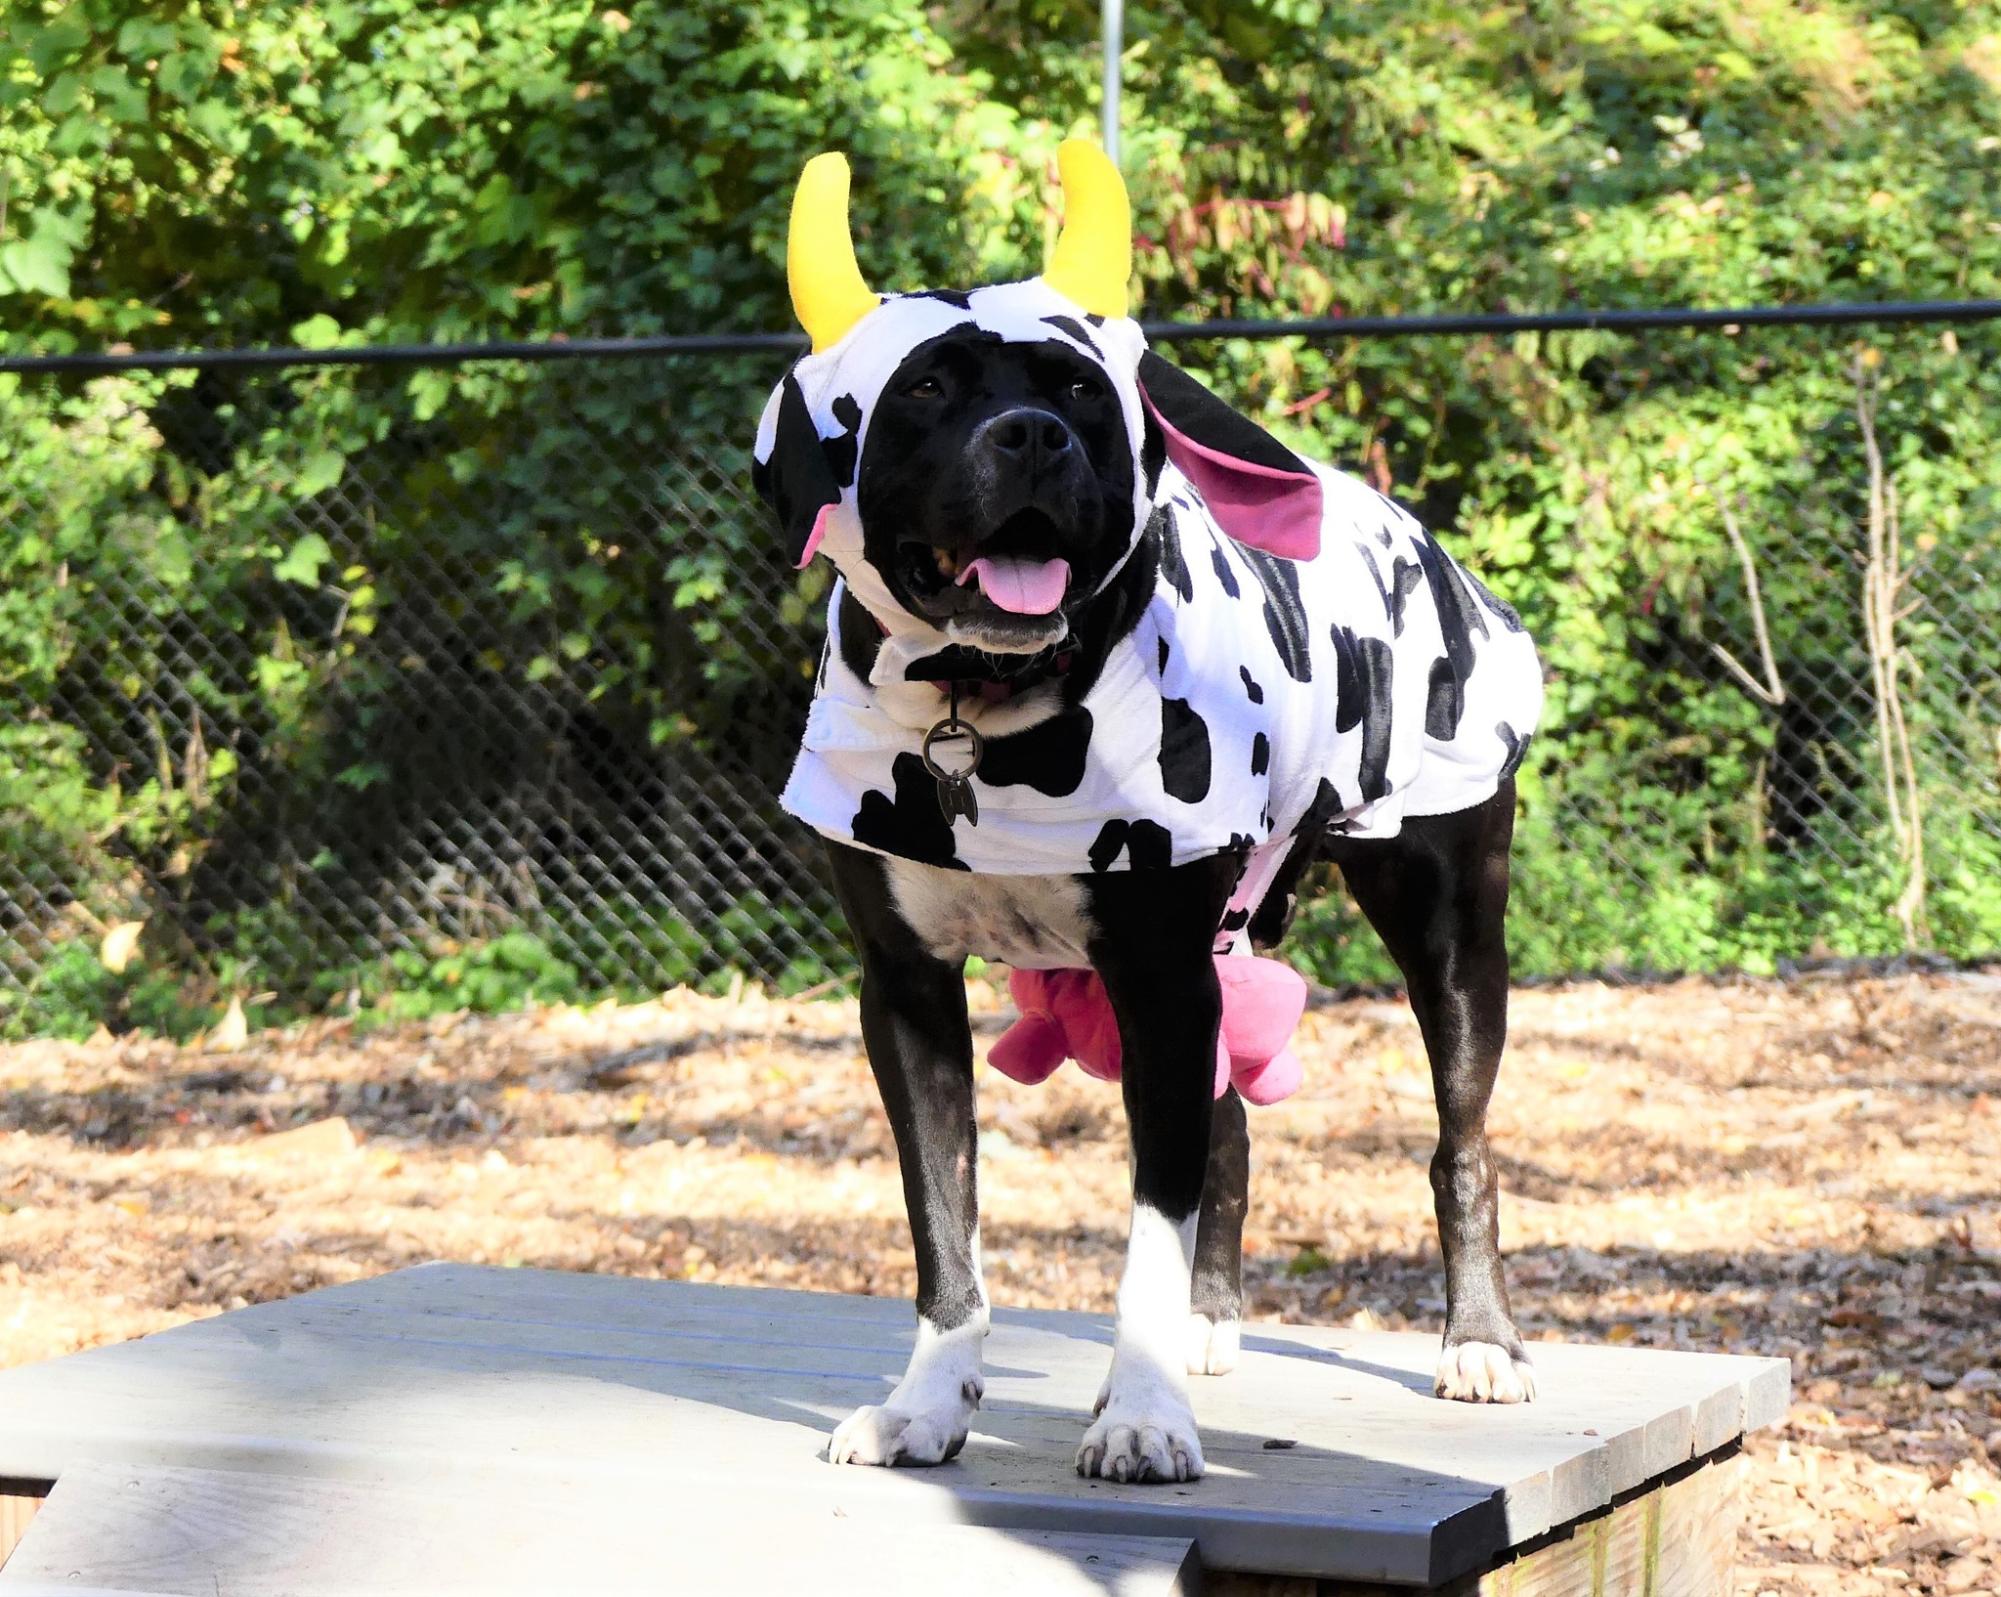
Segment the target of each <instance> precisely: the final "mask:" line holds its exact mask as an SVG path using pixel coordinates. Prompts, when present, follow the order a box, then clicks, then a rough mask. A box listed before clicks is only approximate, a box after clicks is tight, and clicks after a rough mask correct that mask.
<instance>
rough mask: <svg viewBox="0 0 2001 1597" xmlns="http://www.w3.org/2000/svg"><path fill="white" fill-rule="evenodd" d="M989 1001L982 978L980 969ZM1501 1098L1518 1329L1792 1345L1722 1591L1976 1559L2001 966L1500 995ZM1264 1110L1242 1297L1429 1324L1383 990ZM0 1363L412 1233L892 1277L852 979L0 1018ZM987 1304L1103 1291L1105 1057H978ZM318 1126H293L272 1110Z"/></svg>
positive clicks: (1995, 1537)
mask: <svg viewBox="0 0 2001 1597" xmlns="http://www.w3.org/2000/svg"><path fill="white" fill-rule="evenodd" d="M976 1006H977V1009H978V1011H979V1014H980V1017H981V1019H980V1025H981V1030H982V1034H983V1035H984V1036H988V1037H990V1036H991V1035H992V1034H993V1032H994V1031H996V1030H997V1029H998V1028H999V1026H1000V1024H1001V1023H1002V1020H1003V1017H1004V1015H1005V1007H1004V1005H1003V1004H1002V1003H1001V1002H1000V1001H998V1000H996V999H995V997H994V996H993V994H992V993H991V992H988V991H986V990H984V989H976ZM1514 1016H1515V1019H1514V1040H1513V1043H1512V1046H1511V1050H1510V1055H1509V1062H1508V1064H1507V1066H1506V1067H1505V1068H1504V1070H1503V1072H1502V1077H1501V1088H1500V1092H1499V1095H1498V1098H1497V1102H1496V1106H1495V1110H1494V1115H1493V1129H1494V1132H1495V1135H1496V1141H1497V1144H1498V1148H1499V1151H1500V1155H1501V1159H1502V1167H1503V1181H1504V1191H1505V1194H1506V1196H1505V1200H1504V1205H1503V1222H1502V1224H1503V1240H1504V1242H1505V1243H1506V1245H1507V1248H1508V1250H1509V1254H1510V1268H1509V1278H1510V1282H1511V1284H1512V1286H1513V1289H1514V1294H1515V1303H1516V1307H1517V1309H1518V1311H1519V1313H1520V1316H1521V1320H1522V1323H1523V1327H1524V1329H1525V1331H1526V1332H1527V1333H1528V1334H1529V1335H1530V1336H1531V1337H1532V1338H1545V1339H1547V1338H1585V1339H1595V1340H1609V1341H1614V1342H1626V1341H1630V1342H1631V1343H1633V1344H1635V1345H1643V1346H1664V1347H1704V1348H1713V1349H1723V1350H1729V1351H1738V1352H1755V1353H1768V1354H1780V1355H1784V1356H1786V1357H1788V1358H1790V1359H1791V1360H1792V1363H1793V1370H1794V1396H1795V1402H1794V1404H1793V1407H1792V1412H1791V1415H1790V1417H1789V1418H1788V1420H1787V1422H1786V1424H1785V1426H1784V1427H1783V1428H1782V1429H1779V1430H1777V1431H1775V1432H1770V1433H1767V1434H1765V1435H1763V1436H1761V1437H1759V1438H1757V1439H1756V1440H1755V1441H1754V1442H1753V1443H1752V1445H1751V1452H1752V1455H1753V1463H1752V1467H1751V1470H1750V1480H1751V1481H1752V1483H1753V1496H1752V1499H1751V1502H1750V1505H1749V1519H1748V1524H1747V1526H1746V1530H1745V1535H1744V1541H1743V1549H1742V1557H1741V1561H1740V1573H1739V1590H1740V1591H1741V1592H1742V1593H1743V1594H1745V1597H1753V1594H1758V1593H1765V1592H1772V1593H1784V1594H1792V1593H1819V1592H1894V1591H1911V1592H1920V1591H1921V1592H1975V1593H1992V1592H1995V1591H1997V1590H2001V1473H1997V1465H2001V971H1989V972H1985V973H1972V974H1967V975H1960V976H1951V977H1903V978H1896V979H1888V980H1853V979H1842V980H1838V981H1837V980H1829V981H1825V982H1820V983H1813V984H1807V985H1801V986H1794V987H1790V988H1788V987H1781V986H1778V985H1766V984H1743V985H1735V986H1714V985H1709V984H1705V983H1697V982H1688V983H1682V984H1677V985H1673V986H1668V987H1664V988H1656V989H1652V990H1614V989H1609V988H1605V987H1599V986H1580V987H1574V988H1569V989H1564V990H1555V991H1540V992H1525V993H1521V994H1518V995H1517V997H1516V1002H1515V1011H1514ZM1301 1053H1302V1055H1303V1056H1304V1058H1305V1060H1306V1062H1307V1087H1306V1090H1305V1091H1304V1092H1302V1093H1301V1094H1300V1095H1299V1096H1298V1097H1296V1098H1294V1099H1292V1100H1290V1101H1289V1102H1287V1103H1285V1104H1283V1105H1280V1106H1277V1107H1275V1108H1272V1109H1267V1110H1261V1111H1254V1112H1253V1115H1254V1118H1253V1134H1254V1139H1255V1140H1254V1149H1255V1156H1256V1173H1255V1175H1254V1177H1253V1191H1252V1218H1251V1225H1250V1231H1249V1235H1248V1238H1247V1247H1248V1252H1249V1258H1248V1261H1247V1279H1248V1283H1249V1289H1250V1294H1251V1304H1250V1311H1251V1314H1252V1317H1253V1318H1273V1317H1275V1318H1280V1319H1284V1320H1288V1321H1294V1322H1314V1323H1329V1324H1360V1325H1374V1326H1386V1327H1421V1328H1424V1329H1434V1328H1436V1326H1437V1325H1438V1324H1439V1322H1440V1316H1441V1311H1442V1309H1443V1307H1444V1305H1443V1303H1442V1301H1441V1298H1440V1292H1441V1287H1440V1278H1439V1274H1438V1261H1437V1248H1436V1243H1435V1241H1434V1237H1433V1232H1432V1222H1431V1216H1430V1207H1429V1191H1428V1188H1427V1185H1426V1179H1425V1163H1426V1161H1427V1159H1428V1158H1429V1157H1430V1152H1431V1146H1432V1136H1433V1120H1432V1112H1431V1104H1430V1093H1429V1086H1428V1080H1427V1076H1426V1073H1425V1067H1424V1062H1423V1055H1422V1051H1421V1045H1420V1042H1419V1039H1418V1035H1417V1029H1416V1026H1415V1025H1414V1023H1413V1022H1412V1020H1411V1017H1410V1012H1409V1010H1408V1009H1407V1008H1406V1007H1405V1006H1403V1005H1402V1004H1401V1003H1398V1002H1388V1001H1356V1002H1348V1003H1338V1004H1330V1005H1328V1006H1326V1007H1324V1008H1318V1009H1316V1010H1314V1011H1313V1012H1311V1013H1309V1015H1308V1016H1307V1019H1306V1022H1305V1026H1304V1028H1303V1038H1302V1047H1301ZM0 1086H4V1088H5V1097H4V1104H0V1364H13V1363H20V1362H23V1361H25V1360H29V1359H38V1358H45V1357H48V1356H50V1355H52V1354H58V1353H64V1352H68V1351H70V1350H71V1349H75V1348H82V1347H88V1346H90V1345H92V1344H94V1343H98V1342H103V1341H106V1340H109V1339H113V1338H121V1337H129V1336H134V1335H137V1334H139V1333H141V1332H146V1331H152V1330H157V1329H159V1328H161V1327H164V1326H168V1325H173V1324H175V1323H177V1322H179V1321H182V1320H185V1319H189V1318H192V1317H195V1316H199V1315H207V1314H214V1313H217V1312H219V1311H220V1310H223V1309H227V1308H233V1307H236V1306H238V1305H241V1304H244V1303H247V1302H255V1301H258V1300H260V1299H264V1298H270V1297H275V1296H280V1295H284V1294H287V1293H293V1292H299V1291H303V1290H305V1289H307V1288H309V1287H314V1286H319V1285H322V1284H325V1283H330V1282H338V1281H348V1280H352V1279H354V1278H356V1277H358V1276H364V1275H369V1274H373V1273H375V1272H378V1271H382V1270H389V1269H394V1268H396V1267H398V1266H401V1265H407V1264H412V1263H416V1262H418V1261H420V1260H424V1259H431V1258H440V1257H442V1258H450V1259H459V1260H470V1261H480V1262H490V1263H499V1264H511V1263H521V1264H532V1265H542V1266H549V1267H554V1268H562V1269H579V1270H604V1271H619V1272H623V1273H626V1274H632V1275H651V1276H672V1277H687V1278H690V1279H695V1280H704V1281H741V1282H762V1283H767V1284H792V1285H798V1286H804V1287H819V1288H830V1289H836V1290H840V1291H848V1292H873V1293H888V1294H894V1295H898V1296H901V1295H906V1294H908V1293H909V1292H910V1291H911V1289H912V1271H911V1265H910V1259H909V1242H908V1233H907V1231H906V1229H905V1225H904V1220H903V1213H902V1202H901V1196H900V1191H899V1188H898V1185H897V1178H896V1166H895V1158H894V1153H893V1150H892V1148H891V1146H890V1140H889V1133H888V1129H887V1127H886V1125H885V1123H884V1121H883V1118H882V1115H881V1111H880V1109H879V1108H878V1106H877V1103H876V1100H875V1094H874V1091H873V1087H872V1085H871V1083H870V1080H869V1077H868V1072H867V1068H866V1066H865V1064H864V1063H863V1061H862V1058H861V1056H860V1039H859V1035H858V1031H857V1022H856V1016H855V1010H854V1006H853V1005H852V1004H850V1003H843V1002H808V1003H785V1002H777V1001H773V1000H769V999H766V998H764V997H762V996H760V995H759V994H757V993H755V992H751V993H747V994H744V995H742V996H741V997H739V998H736V999H718V998H700V997H695V996H691V995H687V994H675V995H671V996H669V997H667V998H665V999H663V1000H662V1001H660V1002H658V1003H654V1004H643V1005H637V1006H631V1007H625V1008H611V1007H604V1008H598V1009H592V1010H554V1011H545V1012H541V1013H537V1014H533V1015H524V1016H511V1017H504V1018H462V1019H454V1020H449V1021H443V1022H433V1023H429V1024H426V1025H422V1026H417V1027H412V1028H406V1029H404V1030H401V1031H397V1032H390V1033H379V1034H376V1035H372V1036H367V1037H360V1038H357V1037H354V1036H351V1035H349V1033H348V1032H347V1030H346V1029H345V1028H344V1027H343V1026H342V1025H340V1024H337V1023H328V1024H321V1025H316V1026H313V1027H308V1028H306V1029H304V1030H301V1031H295V1032H291V1033H286V1034H276V1033H274V1034H270V1035H265V1036H257V1037H252V1038H251V1039H250V1040H249V1042H248V1043H247V1045H245V1046H242V1047H240V1048H237V1049H235V1050H232V1051H229V1052H220V1051H207V1052H204V1051H203V1050H201V1049H199V1048H180V1049H177V1048H175V1047H173V1046H171V1045H167V1044H162V1043H156V1042H150V1041H137V1040H120V1041H114V1040H110V1039H102V1040H100V1041H99V1042H97V1043H94V1044H85V1045H68V1044H56V1043H30V1044H22V1045H17V1046H13V1047H9V1048H0ZM981 1088H982V1092H981V1098H982V1107H981V1126H982V1135H981V1150H982V1186H983V1200H984V1202H983V1207H984V1211H985V1226H984V1231H985V1239H986V1260H987V1276H988V1282H989V1285H990V1287H991V1290H992V1293H993V1296H994V1299H995V1301H996V1302H999V1303H1006V1304H1023V1305H1040V1306H1050V1307H1063V1308H1091V1309H1097V1310H1104V1309H1107V1308H1108V1307H1109V1305H1110V1303H1111V1299H1112V1294H1113V1285H1114V1279H1115V1272H1116V1270H1117V1266H1118V1260H1119V1257H1120V1249H1121V1245H1122V1235H1121V1233H1122V1229H1123V1221H1124V1204H1125V1182H1126V1173H1125V1152H1124V1136H1123V1126H1122V1118H1121V1115H1120V1112H1119V1109H1118V1104H1117V1099H1116V1096H1115V1093H1114V1091H1113V1090H1112V1089H1110V1088H1107V1087H1105V1086H1102V1085H1100V1084H1099V1083H1096V1082H1092V1081H1089V1080H1086V1079H1084V1078H1082V1077H1080V1076H1078V1075H1077V1074H1076V1072H1074V1071H1070V1072H1065V1073H1064V1074H1063V1075H1061V1076H1059V1077H1058V1078H1057V1079H1056V1080H1055V1081H1052V1082H1051V1083H1049V1084H1047V1085H1045V1086H1042V1087H1038V1088H1023V1087H1019V1086H1017V1085H1015V1084H1013V1083H1011V1082H1008V1081H1006V1080H1005V1079H1003V1078H1001V1077H1000V1076H998V1075H997V1074H995V1073H994V1072H992V1071H989V1070H986V1069H985V1068H984V1067H982V1071H981ZM293 1128H304V1129H293Z"/></svg>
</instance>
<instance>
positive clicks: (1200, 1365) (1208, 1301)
mask: <svg viewBox="0 0 2001 1597" xmlns="http://www.w3.org/2000/svg"><path fill="white" fill-rule="evenodd" d="M1250 1182H1251V1132H1250V1127H1249V1125H1248V1124H1246V1122H1245V1119H1244V1100H1243V1099H1242V1098H1239V1097H1238V1096H1237V1090H1236V1088H1234V1087H1232V1088H1231V1089H1230V1090H1229V1091H1227V1092H1225V1093H1224V1094H1223V1096H1222V1097H1220V1098H1218V1099H1217V1100H1216V1107H1215V1109H1214V1110H1213V1111H1212V1113H1211V1115H1210V1120H1209V1168H1208V1172H1207V1173H1206V1174H1205V1175H1204V1177H1203V1180H1202V1217H1201V1220H1200V1223H1199V1224H1197V1226H1196V1228H1195V1271H1194V1278H1193V1282H1192V1284H1191V1290H1190V1294H1189V1297H1190V1301H1189V1309H1190V1313H1189V1316H1188V1373H1189V1374H1190V1375H1226V1374H1228V1373H1229V1372H1230V1371H1231V1370H1234V1369H1235V1368H1236V1367H1237V1346H1238V1336H1239V1327H1240V1325H1241V1322H1242V1320H1243V1317H1244V1211H1245V1209H1246V1208H1247V1207H1248V1206H1249V1203H1250Z"/></svg>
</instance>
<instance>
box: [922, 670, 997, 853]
mask: <svg viewBox="0 0 2001 1597" xmlns="http://www.w3.org/2000/svg"><path fill="white" fill-rule="evenodd" d="M954 738H964V739H965V740H966V761H965V764H964V765H963V766H961V767H960V768H959V769H957V770H949V769H947V768H946V767H945V766H943V765H941V764H939V763H938V756H937V755H936V754H935V753H934V752H933V750H934V749H936V747H937V746H938V745H939V744H940V743H946V742H950V741H951V740H953V739H954ZM985 752H986V743H985V741H984V740H983V739H982V738H981V737H980V734H979V733H978V732H976V731H975V730H974V729H973V728H972V727H971V726H970V725H968V724H967V723H966V722H964V721H961V720H960V719H959V695H958V691H957V689H956V688H955V689H954V690H953V693H952V709H951V713H950V714H948V715H947V716H946V717H945V719H944V720H942V721H940V722H939V723H938V724H937V725H936V726H934V727H932V728H931V730H930V731H929V732H926V733H925V734H924V748H923V759H924V769H925V770H927V771H929V772H930V773H931V777H932V780H933V781H935V782H936V783H937V784H938V808H939V809H940V810H941V811H942V812H943V813H944V816H945V824H946V825H947V826H950V825H951V824H952V821H953V818H954V817H955V816H960V815H963V816H965V818H966V824H967V825H968V826H978V825H979V824H980V801H979V800H978V799H977V798H976V797H974V795H973V783H972V777H973V773H974V772H975V771H977V770H979V768H980V756H981V755H983V754H984V753H985Z"/></svg>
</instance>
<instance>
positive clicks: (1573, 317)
mask: <svg viewBox="0 0 2001 1597" xmlns="http://www.w3.org/2000/svg"><path fill="white" fill-rule="evenodd" d="M1997 319H2001V299H1964V300H1890V301H1883V302H1880V303H1875V304H1844V305H1747V306H1740V307H1737V308H1734V309H1723V310H1704V309H1698V308H1692V307H1679V308H1670V309H1661V310H1571V311H1532V312H1525V313H1514V312H1480V313H1472V314H1467V315H1457V316H1455V315H1445V316H1319V317H1310V318H1305V319H1301V320H1297V321H1265V320H1258V319H1255V318H1248V319H1246V318H1224V319H1220V320H1216V321H1206V322H1146V323H1143V324H1142V325H1143V326H1144V328H1145V331H1146V336H1147V338H1148V339H1149V340H1150V341H1151V342H1153V343H1156V344H1185V343H1192V342H1195V341H1198V340H1210V339H1222V338H1253V339H1263V338H1303V339H1307V340H1309V341H1325V340H1333V339H1350V338H1433V337H1455V336H1465V335H1468V334H1478V333H1487V334H1495V335H1505V334H1511V333H1566V332H1607V333H1639V332H1654V331H1661V330H1671V329H1675V328H1720V329H1724V330H1726V331H1734V330H1736V329H1738V328H1743V327H1830V326H1853V325H1869V324H1877V325H1890V326H1895V325H1902V324H1911V323H1922V322H1981V321H1993V320H1997ZM805 344H806V340H805V339H804V338H803V337H801V336H800V335H799V334H797V333H669V334H662V335H660V336H657V337H652V338H550V339H538V340H534V341H532V342H530V341H516V342H499V343H485V344H369V345H352V346H343V347H340V348H335V349H285V348H276V349H194V350H165V351H131V352H124V353H117V354H113V353H108V352H91V353H87V354H76V355H0V372H120V371H174V370H188V369H194V370H209V371H214V370H223V369H226V368H230V367H259V366H265V367H268V366H452V365H464V364H469V363H471V362H474V361H497V360H521V361H549V360H585V359H592V358H597V359H621V358H632V357H637V356H646V355H654V356H664V357H674V356H686V355H755V354H791V353H795V352H797V351H799V350H802V349H804V348H805Z"/></svg>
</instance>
